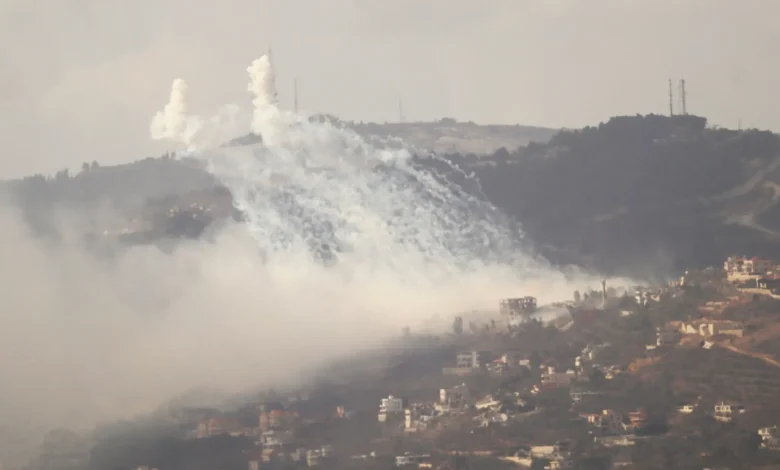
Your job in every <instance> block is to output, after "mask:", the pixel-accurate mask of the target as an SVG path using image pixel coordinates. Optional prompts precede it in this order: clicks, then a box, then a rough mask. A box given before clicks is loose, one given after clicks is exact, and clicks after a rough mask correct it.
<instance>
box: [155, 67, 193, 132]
mask: <svg viewBox="0 0 780 470" xmlns="http://www.w3.org/2000/svg"><path fill="white" fill-rule="evenodd" d="M187 91H188V87H187V82H185V81H184V80H182V79H181V78H177V79H176V80H174V81H173V85H172V86H171V96H170V98H169V100H168V104H166V105H165V108H163V110H162V111H159V112H158V113H157V114H156V115H155V116H154V119H152V125H151V128H150V132H151V134H152V139H154V140H162V139H167V140H172V141H174V142H177V143H181V144H184V145H187V146H189V145H190V144H191V143H192V142H191V140H192V137H193V136H194V134H195V133H196V132H197V124H196V123H195V121H194V120H191V119H190V118H189V117H188V115H187V112H188V106H187Z"/></svg>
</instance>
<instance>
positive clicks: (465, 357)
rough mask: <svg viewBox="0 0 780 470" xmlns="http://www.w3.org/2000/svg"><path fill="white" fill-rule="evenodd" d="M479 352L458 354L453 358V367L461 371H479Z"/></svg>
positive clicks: (480, 363)
mask: <svg viewBox="0 0 780 470" xmlns="http://www.w3.org/2000/svg"><path fill="white" fill-rule="evenodd" d="M480 359H481V358H480V354H479V351H468V352H462V353H458V355H457V356H456V357H455V366H456V367H459V368H463V369H479V368H480V367H481V366H482V362H481V360H480Z"/></svg>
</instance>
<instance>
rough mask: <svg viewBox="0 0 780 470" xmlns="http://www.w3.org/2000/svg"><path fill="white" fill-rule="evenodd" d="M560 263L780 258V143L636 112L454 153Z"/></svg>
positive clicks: (645, 264)
mask: <svg viewBox="0 0 780 470" xmlns="http://www.w3.org/2000/svg"><path fill="white" fill-rule="evenodd" d="M450 158H451V159H452V160H453V161H456V162H458V163H459V164H461V165H463V166H467V167H470V168H471V169H473V170H474V171H475V173H476V175H477V177H478V178H479V180H480V182H481V183H482V187H483V189H484V192H485V194H486V195H487V196H488V197H489V198H490V199H491V200H492V201H493V202H494V203H495V204H496V205H497V206H499V207H501V208H503V209H504V210H505V211H507V212H508V213H510V214H511V215H513V216H515V217H517V218H518V219H519V220H521V221H522V223H523V227H524V229H525V231H526V233H527V235H528V236H529V237H530V238H531V239H532V240H534V241H535V242H537V244H539V245H542V246H544V247H545V250H546V252H547V253H548V255H549V256H551V257H553V258H558V259H560V260H562V261H572V262H579V263H583V264H590V265H594V266H596V267H598V268H600V269H602V270H606V271H613V270H618V271H624V272H625V271H632V272H638V271H640V272H641V271H642V270H643V269H647V270H648V271H657V270H666V269H669V268H674V269H684V268H686V267H691V266H703V265H709V264H718V263H720V261H721V260H722V259H723V257H725V256H726V255H728V254H730V253H735V252H737V253H743V252H744V253H751V254H756V255H764V256H774V257H776V256H778V255H780V232H779V231H778V229H780V226H779V225H778V222H777V220H778V219H777V217H774V215H775V214H776V212H777V211H778V208H777V204H776V203H777V201H778V195H780V193H778V191H777V188H778V186H777V184H778V182H780V142H779V141H778V137H777V136H776V135H774V134H772V133H770V132H764V131H755V130H749V131H732V130H725V129H709V128H707V127H706V120H705V119H704V118H700V117H695V116H675V117H673V118H669V117H666V116H654V115H650V116H626V117H617V118H613V119H611V120H610V121H608V122H606V123H602V124H600V125H599V126H597V127H588V128H585V129H582V130H579V131H562V132H560V133H559V134H557V135H556V136H555V137H553V138H552V139H551V140H550V142H549V143H547V144H535V143H533V144H529V145H527V146H525V147H521V148H519V149H518V150H516V151H514V152H501V151H500V152H497V153H495V154H494V155H492V156H491V157H490V158H487V159H480V160H476V159H469V158H463V157H462V156H459V155H455V156H451V157H450Z"/></svg>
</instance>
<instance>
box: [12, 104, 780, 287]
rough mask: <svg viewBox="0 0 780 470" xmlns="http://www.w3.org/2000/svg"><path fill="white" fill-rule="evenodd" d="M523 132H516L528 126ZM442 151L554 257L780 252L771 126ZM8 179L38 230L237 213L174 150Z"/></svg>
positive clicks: (687, 125) (588, 131)
mask: <svg viewBox="0 0 780 470" xmlns="http://www.w3.org/2000/svg"><path fill="white" fill-rule="evenodd" d="M341 124H345V123H341ZM345 125H347V124H345ZM361 126H362V127H361ZM372 126H375V125H371V124H361V125H356V127H357V128H358V129H361V132H363V133H372V135H378V134H380V133H382V132H385V133H386V134H390V131H394V132H395V131H397V134H399V135H400V134H403V132H406V131H405V130H404V129H406V130H407V131H409V132H412V130H414V129H417V130H416V131H414V132H418V133H422V134H425V132H427V131H426V130H425V129H424V127H425V126H432V128H442V126H444V127H447V126H449V127H448V128H449V129H450V131H451V132H453V133H455V134H458V133H460V134H459V135H460V136H461V137H462V138H466V139H471V138H474V139H477V140H478V138H477V137H475V135H477V134H474V133H469V132H467V131H465V130H462V129H461V128H463V129H465V128H466V127H469V126H471V125H470V124H463V123H453V122H450V121H446V120H444V121H442V122H439V123H434V124H430V125H420V126H422V127H419V126H418V127H415V126H416V125H415V124H397V125H386V126H378V127H376V126H375V127H372ZM393 126H396V127H397V129H395V128H393ZM458 126H460V127H458ZM476 128H478V129H481V130H479V132H482V133H483V134H484V133H488V132H489V127H488V126H477V127H476ZM372 129H373V130H372ZM394 129H395V130H394ZM410 129H411V130H410ZM519 129H520V131H518V134H517V135H521V134H522V132H521V131H522V129H526V130H527V128H519ZM369 131H371V132H369ZM437 132H438V131H437ZM475 132H476V131H475ZM431 135H432V134H431ZM524 138H528V139H530V138H532V135H531V134H525V137H524ZM542 140H543V139H542ZM239 144H240V142H239ZM415 145H416V144H415ZM444 158H446V159H448V160H449V161H450V162H451V163H452V164H454V165H457V166H461V167H464V168H465V169H467V170H469V171H473V172H474V174H475V175H476V177H477V179H478V180H479V182H480V183H481V186H482V189H483V192H484V193H485V195H486V196H487V197H488V198H489V199H490V200H491V201H492V202H493V203H494V204H495V205H496V206H498V207H500V208H501V209H503V210H504V211H506V212H507V213H508V214H510V215H511V216H513V217H515V218H517V219H518V220H520V221H521V222H522V225H523V229H524V231H525V233H526V238H527V239H528V240H530V241H531V242H532V243H534V244H535V245H536V246H537V247H539V249H540V250H541V251H542V252H543V253H544V254H546V255H547V256H548V257H549V258H550V259H552V260H553V261H556V262H561V263H576V264H581V265H587V266H590V267H593V268H597V269H600V270H602V271H607V272H613V273H622V274H633V275H653V274H657V273H668V272H671V271H678V270H680V269H684V268H687V267H695V266H703V265H710V264H719V263H720V261H721V260H722V259H723V257H725V256H727V255H728V254H732V253H749V254H755V255H762V256H770V257H780V218H778V217H777V215H778V213H780V206H779V205H778V204H777V202H778V201H780V142H779V141H778V137H777V136H776V135H774V134H772V133H770V132H765V131H756V130H746V131H734V130H725V129H712V128H708V127H707V123H706V120H705V119H704V118H700V117H696V116H675V117H672V118H670V117H666V116H656V115H649V116H624V117H616V118H613V119H611V120H609V121H608V122H606V123H602V124H600V125H598V126H595V127H588V128H585V129H582V130H577V131H561V132H559V133H557V134H555V135H554V136H553V137H552V139H550V140H549V142H546V143H545V142H537V141H533V142H530V143H527V144H524V145H522V146H520V147H517V148H516V149H515V150H512V151H507V150H506V149H505V148H500V149H499V150H497V151H496V152H494V153H492V154H491V155H489V156H482V157H480V156H477V155H474V154H468V155H464V154H461V153H452V154H447V155H445V156H444ZM421 164H422V163H421ZM439 167H440V168H439V169H441V165H439ZM5 188H6V189H7V190H8V193H9V194H10V195H11V196H12V198H13V199H14V200H15V201H17V202H19V203H20V204H21V205H22V207H24V209H25V213H26V214H27V216H28V218H29V219H30V220H31V222H35V224H36V225H37V226H39V227H45V226H46V221H47V220H48V218H49V216H48V214H49V213H50V210H51V209H52V208H54V207H58V206H65V207H85V206H86V207H91V208H99V207H101V205H105V204H107V205H110V206H112V207H115V208H119V209H120V210H121V213H122V214H123V216H122V217H120V220H118V221H117V222H116V223H117V224H118V228H117V230H119V231H121V230H122V229H125V231H130V232H134V231H135V232H137V231H139V230H142V231H143V230H146V231H147V235H146V236H142V237H140V238H138V237H136V238H137V239H141V240H145V239H153V238H155V237H156V236H161V234H164V235H171V234H175V233H176V231H177V229H176V227H177V224H176V223H169V222H170V221H168V222H166V223H167V224H168V227H165V228H163V229H160V227H159V226H158V227H151V226H153V225H155V224H158V225H159V224H160V223H161V222H160V221H161V220H165V218H164V217H163V218H162V219H160V215H161V214H170V213H171V209H174V208H176V207H178V208H180V209H182V208H185V209H186V208H196V207H201V208H207V207H211V209H215V210H214V211H213V212H214V213H217V214H219V216H220V217H222V216H226V215H229V214H230V213H231V212H230V210H231V208H230V198H229V195H228V197H227V198H226V197H225V194H224V192H223V191H219V190H218V188H217V185H216V182H215V181H214V180H213V178H212V177H211V176H210V175H208V174H207V173H205V172H204V171H203V170H202V169H200V168H199V167H198V166H197V165H196V164H194V163H193V162H190V161H188V160H177V159H173V158H170V157H168V156H164V157H163V158H160V159H145V160H142V161H139V162H136V163H132V164H128V165H122V166H116V167H100V166H98V165H97V164H92V165H86V164H85V166H84V168H83V169H82V171H81V172H79V173H78V174H76V175H69V174H67V173H66V172H60V173H58V174H57V175H56V176H55V177H54V178H44V177H43V176H41V175H36V176H34V177H30V178H25V179H24V180H17V181H11V182H7V183H5ZM198 210H201V209H198ZM202 210H205V209H202ZM213 219H214V216H209V217H203V218H201V219H199V221H198V222H197V224H198V226H197V227H193V226H191V225H192V223H190V225H188V227H187V228H186V230H184V232H185V233H186V234H188V235H190V236H197V234H199V233H200V231H201V230H202V228H203V227H204V226H205V225H207V224H208V223H209V222H210V221H211V220H213ZM155 220H156V222H155ZM190 222H191V221H190ZM188 223H189V222H188ZM139 227H145V228H139ZM150 227H151V228H150ZM94 228H95V229H98V228H100V230H99V231H101V232H102V231H105V230H109V228H108V227H94ZM111 230H113V229H111Z"/></svg>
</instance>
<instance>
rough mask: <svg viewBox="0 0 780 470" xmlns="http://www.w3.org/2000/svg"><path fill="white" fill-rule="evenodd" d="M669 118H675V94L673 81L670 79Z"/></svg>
mask: <svg viewBox="0 0 780 470" xmlns="http://www.w3.org/2000/svg"><path fill="white" fill-rule="evenodd" d="M669 116H674V93H673V92H672V79H671V78H670V79H669Z"/></svg>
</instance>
